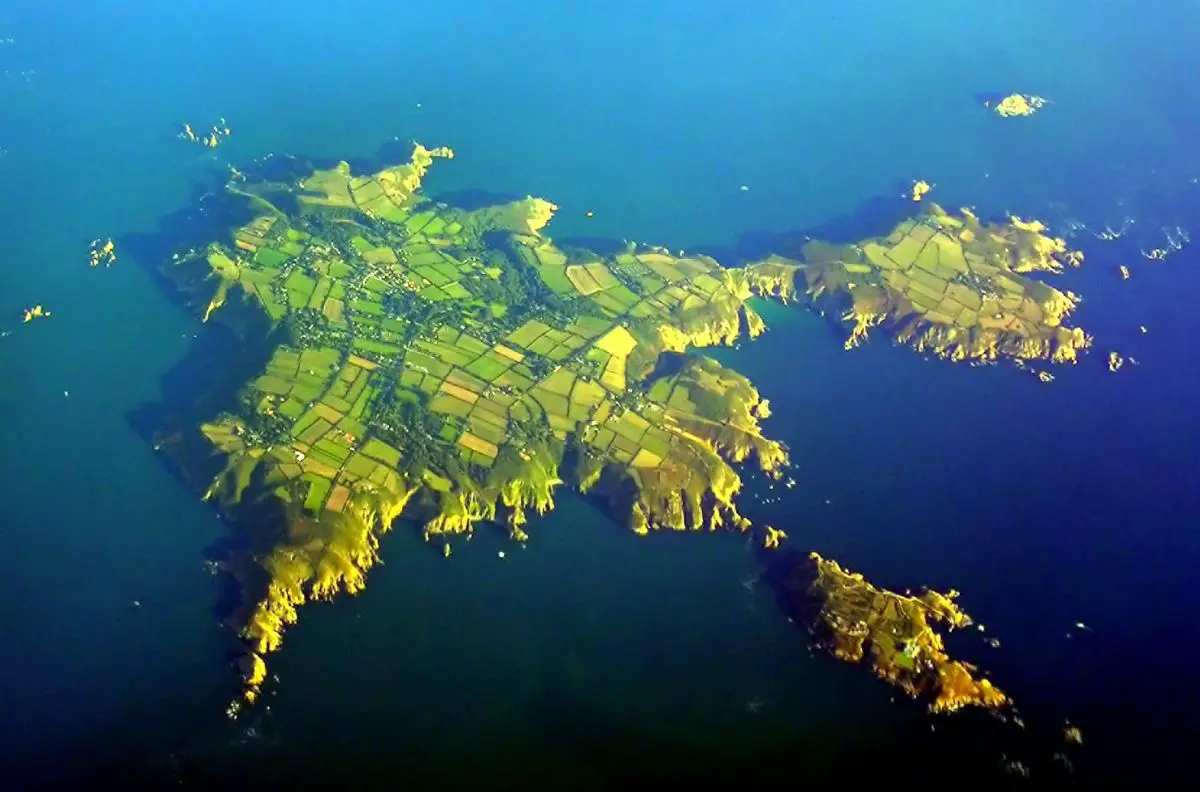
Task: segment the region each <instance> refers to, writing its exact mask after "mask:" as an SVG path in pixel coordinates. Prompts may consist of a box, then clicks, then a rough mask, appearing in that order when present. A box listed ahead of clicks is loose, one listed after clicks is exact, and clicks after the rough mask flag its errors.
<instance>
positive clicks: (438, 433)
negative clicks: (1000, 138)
mask: <svg viewBox="0 0 1200 792" xmlns="http://www.w3.org/2000/svg"><path fill="white" fill-rule="evenodd" d="M452 157H453V152H452V151H451V150H449V149H446V148H439V149H427V148H425V147H423V146H421V145H416V146H415V148H414V150H413V152H412V156H411V159H410V160H409V161H408V162H405V163H403V164H400V165H397V166H394V167H389V168H384V169H383V170H380V171H378V172H376V173H369V174H364V175H356V174H354V173H352V171H351V168H350V166H349V165H348V164H347V163H344V162H343V163H339V164H338V165H336V166H335V167H332V168H329V169H325V170H311V169H310V171H311V172H306V174H305V175H303V176H302V177H301V178H298V179H297V178H290V179H280V180H275V181H272V180H268V179H265V178H264V179H262V180H257V181H255V180H247V179H246V177H245V176H243V175H242V174H241V173H240V172H235V174H234V178H233V179H232V180H231V181H230V182H229V183H228V184H227V186H226V190H227V193H228V198H229V200H230V201H232V202H235V203H237V204H238V205H239V206H240V207H241V212H242V217H241V219H240V220H239V222H238V224H236V225H235V226H233V227H231V228H229V229H228V235H227V236H226V237H225V238H222V239H216V240H212V241H210V242H208V243H206V244H203V245H198V246H193V247H191V248H189V249H188V250H186V251H180V252H179V253H177V254H176V255H174V256H173V257H172V258H171V260H170V261H167V262H164V263H163V266H162V273H163V274H165V275H167V276H168V277H169V278H170V280H171V282H172V283H173V284H174V285H175V287H177V289H178V290H179V292H180V294H181V295H182V296H183V297H184V299H185V300H186V301H187V303H188V304H189V306H190V307H191V308H192V310H194V311H195V313H196V314H197V315H198V316H202V317H203V319H204V320H205V321H206V322H207V321H222V319H223V318H225V317H228V318H229V321H231V322H232V321H233V317H242V318H244V317H246V316H252V317H255V318H256V322H257V323H256V324H254V326H253V329H252V330H250V331H248V332H250V333H253V334H257V335H258V336H261V337H262V338H264V339H265V343H266V345H267V347H268V350H267V355H266V359H265V365H263V366H261V367H260V368H259V369H258V370H257V371H256V372H255V373H254V374H253V375H252V376H251V377H250V378H249V379H248V380H246V381H244V382H243V381H240V380H239V385H240V390H239V392H238V399H237V404H236V406H234V407H232V408H228V409H222V410H220V411H219V412H217V413H216V414H212V415H209V416H207V417H206V419H205V420H204V422H203V424H202V425H201V426H200V427H199V431H200V432H201V434H202V437H203V438H204V441H203V442H204V443H205V444H206V448H207V450H206V454H207V455H208V457H209V459H210V460H214V459H215V460H217V464H218V465H219V469H218V470H216V473H215V475H209V476H207V477H206V478H203V480H201V478H200V477H192V478H191V480H192V483H193V484H195V485H196V486H197V487H199V488H200V489H203V490H204V491H205V497H206V499H209V500H211V501H212V502H214V503H215V504H216V505H217V507H218V508H219V509H220V510H221V511H222V513H225V514H229V515H236V514H238V513H239V511H240V512H243V513H248V514H249V516H248V517H246V518H244V520H243V522H245V521H246V520H249V521H253V522H254V534H255V541H253V542H251V543H249V545H248V546H247V547H245V548H244V549H242V550H241V551H239V552H238V553H237V554H235V556H234V557H233V558H231V559H229V560H227V561H225V562H223V564H222V568H223V569H224V570H225V571H227V572H229V573H230V574H231V575H232V576H233V577H234V578H235V579H236V580H237V582H238V583H239V587H240V591H241V605H240V607H238V608H236V609H235V610H234V612H233V614H232V615H231V616H230V617H229V619H228V624H229V625H230V627H231V628H232V629H233V630H234V631H236V633H237V634H238V636H239V638H240V639H241V641H242V643H243V645H244V647H245V650H244V655H243V656H242V657H241V659H240V661H239V663H238V665H239V668H240V673H241V676H242V692H241V694H240V696H239V697H238V698H237V699H235V700H234V701H233V702H232V703H231V705H230V714H231V716H232V715H236V714H237V713H238V712H239V711H240V710H241V709H242V708H244V707H246V706H249V705H251V704H253V703H254V701H255V700H256V699H257V698H258V696H259V695H260V693H261V688H262V685H263V683H264V681H265V680H266V678H267V670H266V660H265V658H266V656H267V655H269V654H270V653H272V652H274V651H276V650H278V649H279V648H280V645H281V642H282V638H283V634H284V631H285V630H286V629H287V627H288V626H289V625H292V624H294V623H295V622H296V621H297V617H298V609H299V608H300V606H302V605H303V604H305V603H306V602H308V601H310V600H314V599H315V600H321V599H328V598H331V597H333V596H335V595H336V594H338V593H339V592H347V593H350V594H353V593H355V592H357V591H360V590H361V589H362V588H363V587H364V586H365V584H366V575H367V572H368V570H369V569H370V568H371V567H372V565H373V564H375V563H376V561H378V560H379V558H380V539H381V537H382V535H383V534H385V533H386V532H387V531H388V530H389V529H390V528H391V527H392V526H393V524H395V523H398V521H399V520H401V519H402V518H403V519H404V520H406V521H409V522H411V523H412V524H416V525H419V526H421V530H422V531H423V535H424V537H425V539H426V540H427V541H428V542H429V543H431V544H432V545H434V547H435V548H436V549H437V550H439V551H440V552H441V553H443V554H445V555H447V556H449V555H450V554H451V551H452V546H453V544H454V542H455V540H456V539H458V538H464V537H465V536H466V535H468V534H469V533H470V532H472V531H473V530H474V529H475V527H476V526H478V525H480V524H484V523H492V524H498V525H502V526H504V527H505V528H506V529H507V531H508V532H509V533H510V535H511V536H512V538H513V539H514V540H516V541H519V542H524V541H526V540H527V538H528V537H527V536H526V534H525V531H524V530H523V526H525V524H526V522H527V517H528V515H529V513H530V512H534V513H537V514H543V513H545V512H547V511H549V510H550V509H552V508H553V506H554V491H555V489H556V487H558V486H559V485H566V486H569V487H572V488H574V489H576V490H578V491H580V492H582V493H586V494H588V496H589V497H590V498H591V499H592V500H593V502H595V503H597V504H599V505H600V506H601V507H602V508H603V509H604V510H605V511H606V512H607V513H608V514H610V515H611V516H612V517H613V519H614V520H615V521H616V522H618V523H622V524H624V525H626V526H627V527H628V528H629V529H631V530H633V531H635V532H637V533H639V534H645V533H647V532H650V531H657V530H665V529H670V530H679V531H692V530H703V531H711V530H715V529H718V528H726V529H731V530H735V531H749V530H751V525H750V522H749V521H748V520H747V519H745V518H744V517H743V516H741V515H740V514H739V512H738V509H737V507H736V496H737V494H738V492H739V489H740V488H741V486H742V478H741V476H740V475H739V473H738V471H737V469H736V468H737V467H739V466H740V465H741V464H742V463H746V462H750V463H752V464H753V465H754V466H755V467H756V468H757V469H758V470H760V471H762V472H763V473H765V474H767V475H770V476H776V477H777V476H779V475H780V473H781V470H782V468H783V467H784V466H785V465H786V464H787V461H788V456H787V451H786V449H785V448H784V447H783V446H782V445H781V444H780V443H779V442H777V441H775V440H772V439H770V438H768V437H767V436H765V435H764V434H763V432H762V429H761V427H760V422H761V421H762V420H763V419H765V418H767V417H768V416H769V414H770V410H769V407H768V404H767V402H766V400H764V399H762V398H761V397H760V394H759V393H758V391H757V390H756V389H755V387H754V386H753V385H752V384H751V383H750V382H749V380H747V379H746V377H744V376H742V375H741V374H739V373H737V372H736V371H733V370H731V369H729V368H727V367H725V366H723V365H721V364H720V363H718V362H717V361H716V360H714V359H712V358H710V357H706V356H704V355H702V354H699V353H697V352H696V350H698V349H702V348H704V347H709V346H713V345H719V344H724V345H728V344H732V343H733V342H734V341H735V340H737V339H739V338H741V337H743V336H748V337H749V338H754V337H756V336H758V335H759V334H760V333H762V332H763V331H764V330H765V325H764V322H763V320H762V318H761V317H760V316H759V315H758V314H757V313H756V312H755V311H754V309H753V308H752V306H751V305H750V303H749V300H750V299H751V298H752V297H766V298H771V297H773V298H777V299H782V300H784V301H789V300H792V299H793V298H796V297H801V298H802V299H803V300H805V301H806V302H809V303H811V304H813V305H815V306H817V307H822V308H823V307H826V306H831V307H833V308H835V309H836V310H835V311H834V315H835V316H836V317H840V319H839V321H840V322H841V323H842V326H843V327H845V329H846V332H847V338H848V340H847V342H846V344H847V347H852V346H855V345H856V344H858V343H859V342H860V341H861V340H862V339H863V337H864V336H865V335H866V333H867V331H868V329H869V328H872V327H875V326H884V327H886V328H889V329H890V330H891V331H892V335H893V337H894V338H895V339H896V340H897V341H899V342H902V343H906V344H909V345H911V346H913V347H915V348H917V349H919V350H928V351H932V352H934V353H936V354H938V355H940V356H943V357H946V358H949V359H952V360H975V361H991V360H996V359H998V358H1011V359H1018V360H1024V359H1043V360H1048V361H1052V362H1073V361H1074V360H1075V359H1076V355H1077V352H1078V350H1080V349H1083V348H1085V347H1086V346H1087V345H1088V342H1089V340H1090V339H1089V338H1088V336H1087V335H1086V334H1084V332H1083V331H1082V330H1080V329H1078V328H1068V327H1067V326H1066V325H1065V324H1064V320H1065V319H1066V317H1067V315H1068V314H1069V313H1070V311H1071V310H1072V308H1073V307H1074V305H1075V303H1076V302H1077V298H1076V297H1075V296H1074V295H1071V294H1069V293H1063V292H1060V291H1058V290H1057V289H1054V288H1053V287H1050V286H1048V285H1046V284H1044V283H1042V282H1041V281H1038V280H1033V279H1030V278H1029V277H1028V276H1027V275H1028V273H1031V272H1037V271H1043V272H1045V271H1056V270H1058V269H1060V268H1061V267H1062V265H1064V264H1078V263H1079V259H1080V256H1079V255H1078V254H1076V253H1073V252H1071V251H1069V250H1067V248H1066V246H1065V244H1064V243H1063V242H1062V240H1057V239H1052V238H1050V237H1048V236H1046V235H1045V234H1044V231H1045V228H1044V227H1043V226H1042V225H1041V224H1040V223H1036V222H1026V221H1022V220H1020V219H1018V218H1010V219H1009V220H1008V221H1007V222H1004V223H997V224H985V223H983V222H981V221H980V220H979V219H977V218H976V217H975V216H974V215H973V214H972V213H970V212H969V211H967V210H962V211H961V212H959V213H958V214H951V213H948V212H946V211H944V210H942V209H941V208H940V207H938V206H936V205H934V204H929V203H926V204H923V205H922V207H921V214H919V215H918V216H916V217H913V218H911V219H909V220H906V221H904V222H903V223H901V224H900V225H898V226H897V227H896V228H895V229H894V230H893V231H892V232H891V233H890V234H888V235H887V236H885V237H880V238H877V239H868V240H863V241H861V242H859V243H857V244H852V245H832V244H828V243H822V242H809V243H808V244H807V245H805V246H804V248H803V250H802V251H801V252H800V255H799V256H798V257H794V258H788V257H785V256H780V255H772V256H770V257H768V258H766V259H763V260H761V261H757V262H752V263H750V264H747V265H746V266H744V267H737V268H733V267H725V266H722V265H721V264H720V263H718V262H717V261H716V260H714V259H713V258H710V257H707V256H703V255H688V254H685V253H683V252H678V253H672V252H670V251H668V250H666V249H664V248H660V247H652V246H642V245H634V244H625V245H624V246H623V247H619V246H618V247H615V248H614V249H613V250H609V251H606V252H603V253H601V252H596V251H592V250H588V249H583V248H577V247H572V246H569V245H561V246H560V245H558V244H556V243H555V242H554V241H552V240H551V239H550V238H548V237H547V236H546V235H545V234H543V233H542V232H543V229H544V228H545V227H546V225H547V224H548V223H549V222H550V220H551V218H552V217H553V215H554V213H555V211H556V209H557V207H555V206H554V205H553V204H551V203H549V202H548V201H545V200H542V199H540V198H533V197H527V198H524V199H519V200H511V201H500V202H496V203H490V204H485V205H483V206H477V207H473V208H464V207H457V206H452V205H449V204H447V203H442V202H438V201H435V200H432V199H430V198H427V197H425V196H423V195H422V194H421V193H420V187H421V183H422V180H423V179H424V177H425V175H426V172H427V171H428V169H429V168H430V167H431V165H433V163H434V162H435V161H436V160H439V159H450V158H452ZM242 220H245V222H242ZM172 443H176V444H178V443H179V436H178V435H175V436H169V437H166V438H164V439H163V440H162V441H161V446H162V447H164V448H165V450H167V451H170V450H171V449H170V447H171V445H172ZM762 534H763V535H762V536H761V537H760V538H761V539H762V544H763V545H764V547H765V549H773V548H776V547H778V546H779V543H780V540H781V539H783V538H784V537H785V536H786V534H784V533H783V532H782V531H776V530H774V529H770V528H767V529H766V530H765V531H764V532H762ZM818 563H819V564H822V563H825V562H818ZM828 563H832V562H828ZM819 569H820V571H821V574H819V575H817V576H816V577H815V582H813V584H812V588H811V589H806V590H808V591H809V594H810V595H811V594H812V593H813V592H822V591H823V592H825V593H824V595H823V596H824V598H823V599H820V598H818V599H820V601H821V602H822V603H823V605H822V606H821V607H818V608H815V609H811V608H810V609H809V612H811V619H810V620H809V626H810V628H813V629H817V628H818V627H819V629H820V631H821V632H820V634H821V635H823V636H825V638H823V639H820V640H821V642H822V643H823V645H825V646H827V647H828V648H830V649H831V650H832V651H833V652H834V653H835V654H837V655H838V656H841V657H844V658H846V659H850V660H857V659H858V658H859V657H861V653H862V646H863V643H864V636H863V635H862V634H861V630H860V627H859V626H858V625H859V623H860V622H863V621H865V622H866V623H867V624H868V626H867V628H866V629H867V635H866V640H867V641H868V643H869V645H870V646H871V647H872V651H873V652H874V657H875V658H876V660H875V665H874V667H875V669H876V671H877V673H879V674H880V676H882V677H884V678H885V679H888V680H889V681H891V682H892V683H894V684H897V685H899V686H900V687H902V688H903V689H905V690H908V691H909V692H911V693H914V694H916V693H927V692H933V693H934V695H935V696H936V698H935V708H936V709H952V708H955V707H957V706H961V705H962V704H965V703H971V704H976V705H979V706H985V707H999V706H1003V705H1004V704H1005V703H1006V701H1007V700H1006V699H1005V697H1004V696H1003V694H1000V693H999V692H998V691H994V690H993V689H991V688H990V687H987V686H985V683H978V684H976V683H974V682H973V680H972V679H971V677H970V674H969V673H968V669H967V667H966V666H965V665H962V664H956V663H953V662H952V661H950V660H949V659H948V658H946V657H945V654H944V652H943V651H942V650H941V644H940V641H938V640H936V635H934V634H933V633H931V632H930V631H929V630H928V627H927V621H928V620H929V619H932V618H934V617H944V618H949V619H950V620H951V623H954V624H961V623H963V621H964V620H965V618H966V617H965V615H963V614H961V612H959V611H957V610H956V609H954V608H953V607H952V606H948V605H947V603H948V602H949V601H948V600H947V599H945V598H936V599H931V598H933V597H934V595H933V594H932V593H930V594H927V595H925V597H923V598H920V599H906V598H902V597H898V596H897V595H893V594H890V593H888V592H883V591H880V590H876V589H873V588H871V587H870V586H869V585H868V584H865V583H862V579H861V577H848V576H846V575H845V574H842V573H841V572H840V569H839V568H838V567H836V565H832V566H820V567H819ZM855 581H857V582H855ZM838 614H840V616H839V615H838ZM872 625H874V626H872ZM880 625H900V626H901V627H902V629H899V628H897V630H893V631H892V633H890V635H891V637H890V638H888V639H886V640H884V639H883V638H881V637H880V635H881V633H880V632H879V629H880ZM847 631H848V632H847ZM851 636H853V637H851ZM931 636H932V637H931ZM897 642H902V643H903V646H900V644H899V643H897ZM910 648H912V649H919V650H920V653H919V654H911V652H910ZM856 652H857V654H856ZM929 663H933V666H929V665H928V664H929ZM931 667H932V668H934V669H935V670H934V675H935V676H936V675H937V674H939V673H941V672H942V671H943V670H945V669H949V670H950V671H951V672H953V673H955V674H956V675H957V676H955V677H954V678H953V679H948V680H947V679H943V680H942V681H941V683H940V686H939V685H935V684H933V683H931V682H930V681H929V668H931ZM960 672H961V673H960ZM963 674H965V679H963V678H962V676H963ZM968 683H970V684H968ZM971 685H974V687H971Z"/></svg>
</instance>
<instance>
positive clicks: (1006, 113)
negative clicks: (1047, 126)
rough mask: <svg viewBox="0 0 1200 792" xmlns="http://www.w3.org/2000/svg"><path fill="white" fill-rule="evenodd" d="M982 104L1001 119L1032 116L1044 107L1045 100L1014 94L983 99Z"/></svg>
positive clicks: (1030, 95)
mask: <svg viewBox="0 0 1200 792" xmlns="http://www.w3.org/2000/svg"><path fill="white" fill-rule="evenodd" d="M983 104H984V107H987V108H989V109H991V110H992V112H994V113H995V114H996V115H998V116H1000V117H1001V118H1012V117H1014V116H1031V115H1033V114H1034V113H1036V112H1037V111H1039V110H1041V109H1042V108H1043V107H1045V106H1046V100H1045V99H1044V98H1042V97H1040V96H1034V95H1033V94H1017V93H1015V94H1009V95H1008V96H1004V97H1000V98H996V99H993V98H988V99H985V100H984V102H983Z"/></svg>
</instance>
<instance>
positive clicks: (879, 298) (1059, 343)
mask: <svg viewBox="0 0 1200 792" xmlns="http://www.w3.org/2000/svg"><path fill="white" fill-rule="evenodd" d="M1045 232H1046V227H1045V225H1043V224H1042V223H1040V222H1038V221H1025V220H1022V219H1021V218H1019V217H1010V218H1009V219H1008V221H1007V222H1003V223H984V222H983V221H981V220H980V219H979V218H978V217H976V216H975V214H973V213H972V212H971V211H970V210H969V209H960V210H959V212H958V213H957V214H951V213H949V212H947V211H945V210H944V209H942V208H941V207H940V206H938V205H937V204H933V203H929V204H925V211H924V212H923V213H922V214H921V215H919V216H917V217H915V218H912V219H909V220H905V221H904V222H902V223H900V224H899V225H897V226H896V227H895V228H894V229H893V230H892V232H891V233H890V234H889V235H887V236H886V237H881V238H876V239H866V240H862V241H860V242H858V243H856V244H850V245H831V244H829V243H826V242H819V241H810V242H808V243H807V244H805V245H804V247H803V249H802V251H801V254H802V259H801V260H799V261H796V260H791V259H787V258H784V257H782V256H778V255H773V256H770V257H768V258H766V259H764V260H762V261H759V262H755V263H753V264H751V265H749V266H748V267H747V268H746V274H747V277H748V279H749V281H750V283H751V285H752V286H753V288H754V289H755V290H756V291H758V292H761V293H763V294H771V295H778V296H779V297H781V298H783V299H785V300H786V299H789V298H790V297H791V296H792V295H793V294H794V293H795V292H796V291H798V290H802V291H803V292H804V293H805V294H806V295H807V297H808V298H809V299H810V300H812V301H813V302H814V303H815V304H816V305H817V306H818V307H829V308H830V309H831V310H832V311H835V312H836V315H837V316H839V317H840V318H841V321H842V322H843V323H845V325H846V326H847V327H848V328H849V336H848V337H847V339H846V348H847V349H853V348H854V347H856V346H858V345H859V344H860V343H861V342H862V341H863V340H865V339H866V337H867V335H868V333H869V331H870V330H871V328H873V327H878V326H882V327H885V328H887V329H888V330H889V331H890V333H891V335H892V337H893V338H894V339H895V340H896V341H897V342H898V343H901V344H905V345H908V346H911V347H913V348H914V349H916V350H918V351H928V352H932V353H934V354H936V355H937V356H939V357H942V358H947V359H950V360H956V361H962V360H969V361H985V362H986V361H994V360H996V359H998V358H1001V357H1005V358H1014V359H1018V360H1050V361H1053V362H1056V363H1072V362H1075V360H1076V359H1077V357H1078V355H1079V352H1080V351H1081V350H1084V349H1086V348H1087V347H1089V346H1090V345H1091V342H1092V339H1091V337H1090V336H1089V335H1087V334H1086V333H1085V332H1084V331H1083V330H1082V329H1080V328H1078V327H1070V326H1068V325H1066V324H1065V323H1064V321H1065V320H1066V319H1067V317H1068V316H1069V315H1070V314H1071V312H1072V311H1073V310H1074V309H1075V307H1076V305H1078V303H1079V297H1078V296H1076V295H1075V294H1072V293H1071V292H1069V291H1060V290H1058V289H1056V288H1054V287H1052V286H1049V285H1047V284H1046V283H1043V282H1042V281H1040V280H1034V279H1033V278H1030V277H1028V275H1027V274H1028V273H1033V272H1050V273H1055V272H1061V271H1062V269H1063V267H1065V266H1072V267H1077V266H1079V264H1080V263H1081V262H1082V261H1083V254H1082V253H1079V252H1078V251H1074V250H1070V249H1069V248H1068V247H1067V245H1066V242H1065V241H1064V240H1062V239H1060V238H1056V237H1051V236H1048V235H1047V234H1046V233H1045Z"/></svg>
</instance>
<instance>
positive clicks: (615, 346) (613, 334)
mask: <svg viewBox="0 0 1200 792" xmlns="http://www.w3.org/2000/svg"><path fill="white" fill-rule="evenodd" d="M635 346H637V339H636V338H634V337H633V334H632V333H630V332H629V331H628V330H626V329H625V328H624V327H620V326H618V327H614V328H613V329H612V330H610V331H609V332H608V334H607V335H606V336H604V337H603V338H601V339H600V340H599V341H597V342H596V347H597V348H598V349H603V350H604V351H605V352H607V353H608V354H610V355H612V356H613V357H622V358H623V357H627V356H628V355H629V353H630V352H632V351H633V348H634V347H635Z"/></svg>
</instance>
